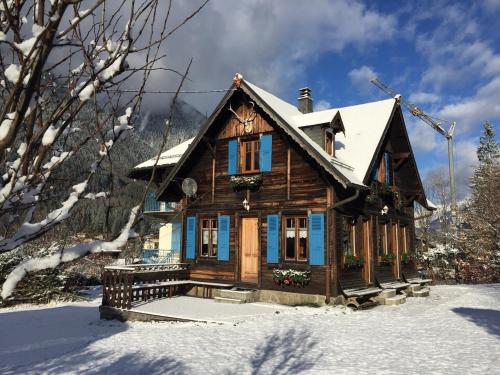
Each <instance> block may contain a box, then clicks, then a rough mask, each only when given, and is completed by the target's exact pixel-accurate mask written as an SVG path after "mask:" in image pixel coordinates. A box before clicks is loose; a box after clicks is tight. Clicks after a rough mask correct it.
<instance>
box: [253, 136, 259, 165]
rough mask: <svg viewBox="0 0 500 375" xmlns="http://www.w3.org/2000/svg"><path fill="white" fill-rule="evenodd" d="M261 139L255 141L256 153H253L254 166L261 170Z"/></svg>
mask: <svg viewBox="0 0 500 375" xmlns="http://www.w3.org/2000/svg"><path fill="white" fill-rule="evenodd" d="M259 156H260V141H255V142H254V155H253V160H254V166H253V169H255V170H259V169H260V160H259Z"/></svg>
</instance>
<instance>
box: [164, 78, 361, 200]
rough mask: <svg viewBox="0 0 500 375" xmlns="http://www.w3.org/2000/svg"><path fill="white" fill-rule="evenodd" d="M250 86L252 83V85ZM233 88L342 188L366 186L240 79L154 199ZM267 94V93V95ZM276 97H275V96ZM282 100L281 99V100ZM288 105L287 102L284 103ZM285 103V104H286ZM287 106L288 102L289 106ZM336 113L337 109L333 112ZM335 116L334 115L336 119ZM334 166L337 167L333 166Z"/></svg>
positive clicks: (218, 112) (219, 111)
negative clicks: (268, 118)
mask: <svg viewBox="0 0 500 375" xmlns="http://www.w3.org/2000/svg"><path fill="white" fill-rule="evenodd" d="M252 86H253V85H252ZM237 90H242V91H243V92H244V93H245V94H246V95H248V96H249V97H250V99H252V100H253V101H254V102H255V103H256V105H258V106H259V107H260V108H261V109H262V111H264V112H265V113H266V114H267V115H268V116H269V117H271V119H272V120H273V121H274V122H275V123H276V124H277V125H278V126H279V127H280V128H282V129H283V130H284V131H285V132H286V133H287V134H288V135H289V136H290V137H291V138H292V139H293V140H294V141H295V142H296V143H297V144H298V145H299V146H300V147H302V148H303V149H305V150H306V151H310V153H309V154H310V155H311V156H312V157H313V159H314V160H315V161H316V162H317V163H318V164H319V165H320V166H321V167H322V168H323V169H324V170H325V171H326V172H327V173H328V174H330V175H331V176H332V177H333V178H334V179H335V180H336V181H338V182H339V183H340V184H341V185H342V186H344V188H347V187H352V188H355V189H368V187H367V186H366V185H364V184H363V182H362V181H359V180H358V179H357V178H356V177H355V176H354V175H353V174H352V173H350V172H352V168H351V167H350V166H348V165H347V164H346V163H344V162H342V161H341V160H339V159H338V158H335V157H332V156H330V155H328V154H326V152H325V151H324V150H322V149H320V147H319V145H316V144H315V143H314V142H313V141H312V140H311V139H309V137H308V136H307V135H306V134H305V133H304V132H303V131H302V130H301V129H299V127H298V126H296V125H295V124H293V122H292V121H290V122H288V121H287V120H286V119H285V118H283V116H281V115H280V114H279V113H278V112H277V111H276V110H274V109H273V108H272V107H271V106H270V105H269V104H268V103H267V102H266V100H264V99H262V98H261V97H260V96H259V95H258V93H257V92H256V91H255V90H254V89H253V88H252V87H251V84H250V83H247V82H246V81H244V80H241V83H240V86H239V88H238V87H236V85H235V84H234V83H233V84H232V85H231V87H230V88H229V89H228V91H227V93H226V94H225V95H224V97H223V98H222V99H221V101H220V102H219V104H218V105H217V107H216V109H215V111H214V112H213V113H212V115H211V116H210V117H209V118H208V119H207V121H206V122H205V124H204V125H203V127H202V129H201V130H200V132H199V133H198V134H197V136H196V137H195V138H194V139H193V141H192V143H191V144H190V145H189V147H188V149H187V150H186V152H185V153H184V154H183V155H182V157H181V158H180V160H179V161H178V162H177V163H176V165H175V166H174V168H173V169H172V170H171V171H170V173H169V174H168V176H167V178H166V179H165V181H164V182H163V184H162V185H161V186H160V188H159V189H158V193H157V199H161V196H162V195H163V194H164V192H165V190H166V189H167V187H168V186H169V184H170V183H171V181H172V180H173V178H174V177H175V175H176V174H177V172H178V171H179V170H180V168H181V167H182V165H183V164H184V162H185V161H186V160H187V159H188V158H189V156H190V155H191V153H192V152H193V150H194V149H195V148H196V146H197V145H198V144H199V142H200V141H201V140H202V138H203V136H204V135H205V133H206V132H207V130H208V129H209V127H210V126H211V125H212V123H213V122H214V120H215V119H216V118H217V117H218V116H219V115H220V113H221V111H222V109H223V108H225V105H226V103H227V101H228V100H229V98H230V97H231V96H232V95H233V93H234V92H235V91H237ZM269 95H271V94H269ZM276 99H279V98H276ZM284 103H285V102H284ZM286 104H288V103H286ZM288 105H289V104H288ZM289 106H290V105H289ZM297 111H298V110H297ZM337 112H338V111H337ZM336 118H337V117H336V113H335V114H332V117H331V120H330V122H331V121H334V120H335V119H336ZM337 119H338V118H337ZM342 126H343V123H342ZM336 166H337V167H336ZM338 168H343V169H344V170H345V173H347V174H349V175H350V176H349V177H346V176H345V175H344V174H343V173H342V172H341V171H339V170H338Z"/></svg>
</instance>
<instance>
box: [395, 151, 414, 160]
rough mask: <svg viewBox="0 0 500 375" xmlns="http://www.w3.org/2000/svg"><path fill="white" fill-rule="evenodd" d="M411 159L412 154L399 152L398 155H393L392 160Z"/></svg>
mask: <svg viewBox="0 0 500 375" xmlns="http://www.w3.org/2000/svg"><path fill="white" fill-rule="evenodd" d="M409 157H410V153H409V152H399V153H396V154H393V155H392V158H393V159H394V160H398V159H408V158H409Z"/></svg>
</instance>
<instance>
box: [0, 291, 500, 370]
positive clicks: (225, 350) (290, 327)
mask: <svg viewBox="0 0 500 375" xmlns="http://www.w3.org/2000/svg"><path fill="white" fill-rule="evenodd" d="M91 295H92V293H91ZM94 297H95V294H94ZM98 301H99V300H98V299H95V298H94V299H93V300H91V301H89V302H80V303H67V304H55V305H48V306H43V307H33V306H22V307H17V308H13V309H3V310H1V311H2V312H0V373H2V374H11V373H22V374H40V373H50V374H59V373H88V374H98V373H120V374H139V373H140V374H296V373H304V374H431V373H432V374H500V355H499V353H500V284H495V285H481V286H435V287H432V291H431V296H430V297H428V298H420V299H419V298H409V299H408V301H407V303H406V304H403V305H400V306H378V307H376V308H374V309H371V310H366V311H358V312H352V313H350V312H349V310H345V309H344V308H341V307H335V308H332V307H324V308H312V307H300V308H290V307H281V306H279V307H277V306H267V307H266V309H268V311H269V313H259V314H255V315H251V316H249V317H247V318H245V319H242V321H240V322H238V323H222V324H217V323H170V322H163V323H139V322H133V323H119V322H115V321H112V322H108V321H100V320H99V317H98V311H97V306H98V304H99V302H98ZM179 301H181V300H179ZM207 302H210V303H212V301H207ZM259 305H260V304H259ZM218 306H219V308H220V309H222V310H221V311H222V313H221V316H223V315H224V314H225V311H226V310H224V309H225V308H226V307H227V306H226V305H225V304H221V305H218ZM211 308H214V307H213V306H212V307H211ZM260 308H264V307H263V306H260ZM207 311H208V310H207ZM227 311H229V310H227ZM252 311H253V310H252ZM262 311H263V310H262ZM276 311H279V313H276ZM259 312H261V311H260V310H259ZM211 313H212V312H210V314H211ZM226 315H227V314H226Z"/></svg>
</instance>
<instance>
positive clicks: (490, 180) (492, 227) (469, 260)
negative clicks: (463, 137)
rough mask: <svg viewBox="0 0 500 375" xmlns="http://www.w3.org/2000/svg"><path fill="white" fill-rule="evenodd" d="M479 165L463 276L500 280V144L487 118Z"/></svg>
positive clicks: (473, 279) (467, 219)
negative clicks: (499, 207)
mask: <svg viewBox="0 0 500 375" xmlns="http://www.w3.org/2000/svg"><path fill="white" fill-rule="evenodd" d="M477 156H478V159H479V165H478V167H477V168H476V170H475V171H474V175H473V176H472V177H471V190H472V194H471V198H470V200H469V202H468V205H467V208H466V211H465V214H464V219H465V222H466V224H467V225H468V226H469V227H470V229H468V230H467V231H466V232H465V253H466V257H465V259H464V262H463V264H462V277H463V278H464V280H465V281H469V282H494V281H499V280H500V272H499V270H500V236H499V232H500V210H499V209H498V202H499V201H500V190H499V188H498V187H499V186H500V146H499V144H498V142H497V141H496V140H495V131H494V129H493V126H492V125H491V124H490V123H489V122H485V124H484V130H483V134H482V135H481V138H480V144H479V147H478V150H477Z"/></svg>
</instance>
